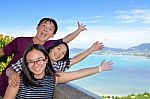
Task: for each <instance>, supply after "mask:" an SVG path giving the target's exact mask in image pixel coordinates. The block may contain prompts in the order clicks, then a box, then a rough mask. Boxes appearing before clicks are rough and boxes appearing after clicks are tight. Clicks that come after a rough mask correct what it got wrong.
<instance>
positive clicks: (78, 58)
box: [70, 41, 104, 66]
mask: <svg viewBox="0 0 150 99" xmlns="http://www.w3.org/2000/svg"><path fill="white" fill-rule="evenodd" d="M103 47H104V45H103V43H99V42H98V41H97V42H95V43H93V45H92V46H91V47H90V48H88V49H87V50H86V51H84V52H82V53H80V54H78V55H76V56H74V57H73V58H72V59H71V61H70V66H72V65H73V64H76V63H78V62H80V61H82V60H83V59H85V58H86V57H87V56H88V55H90V54H91V53H92V52H94V51H98V50H101V49H102V48H103Z"/></svg>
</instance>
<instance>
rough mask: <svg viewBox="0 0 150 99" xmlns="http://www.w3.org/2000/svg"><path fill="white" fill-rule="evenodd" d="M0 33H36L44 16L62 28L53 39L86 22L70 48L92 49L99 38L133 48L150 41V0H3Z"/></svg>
mask: <svg viewBox="0 0 150 99" xmlns="http://www.w3.org/2000/svg"><path fill="white" fill-rule="evenodd" d="M0 12H1V13H0V33H1V34H6V35H10V36H14V37H18V36H34V35H35V34H36V30H35V28H36V25H37V24H38V22H39V20H40V19H41V18H43V17H51V18H54V19H55V20H56V21H57V22H58V25H59V30H58V32H57V34H56V35H55V37H54V38H53V39H58V38H61V37H64V36H65V35H67V34H68V33H70V32H72V31H74V30H75V29H77V22H78V21H79V22H80V23H83V24H86V25H87V31H85V32H82V33H81V34H80V35H79V36H78V37H77V38H76V39H75V40H74V41H72V42H71V43H69V45H70V47H71V48H73V47H77V48H88V47H90V46H91V45H92V43H94V42H95V41H100V42H103V43H104V45H105V46H107V47H114V48H129V47H131V46H136V45H139V44H141V43H150V1H149V0H12V1H10V0H1V1H0Z"/></svg>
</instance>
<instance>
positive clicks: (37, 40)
mask: <svg viewBox="0 0 150 99" xmlns="http://www.w3.org/2000/svg"><path fill="white" fill-rule="evenodd" d="M33 43H34V44H40V45H43V44H44V43H45V42H42V41H40V40H39V39H38V38H37V37H33Z"/></svg>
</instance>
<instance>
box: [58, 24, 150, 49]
mask: <svg viewBox="0 0 150 99" xmlns="http://www.w3.org/2000/svg"><path fill="white" fill-rule="evenodd" d="M149 32H150V28H149V29H148V28H147V29H136V30H134V29H133V30H128V29H126V28H124V29H116V28H111V27H92V28H90V29H88V31H85V32H83V33H81V34H80V35H79V36H78V37H77V38H76V39H75V40H73V41H72V42H71V43H69V45H70V47H71V48H74V47H76V48H88V47H90V46H91V45H92V44H93V43H94V42H95V41H100V42H103V43H104V45H105V46H107V47H113V48H129V47H132V46H136V45H139V44H141V43H150V33H149ZM61 34H63V36H65V35H67V32H64V33H62V32H61ZM59 37H62V35H61V36H60V35H59ZM59 37H58V36H56V38H59Z"/></svg>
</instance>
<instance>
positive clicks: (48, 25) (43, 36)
mask: <svg viewBox="0 0 150 99" xmlns="http://www.w3.org/2000/svg"><path fill="white" fill-rule="evenodd" d="M54 30H55V26H54V24H53V23H52V22H50V21H46V22H42V23H41V24H40V25H39V26H38V27H37V35H36V37H37V38H38V39H39V40H40V41H42V42H45V41H47V40H48V39H50V38H52V37H54Z"/></svg>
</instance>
